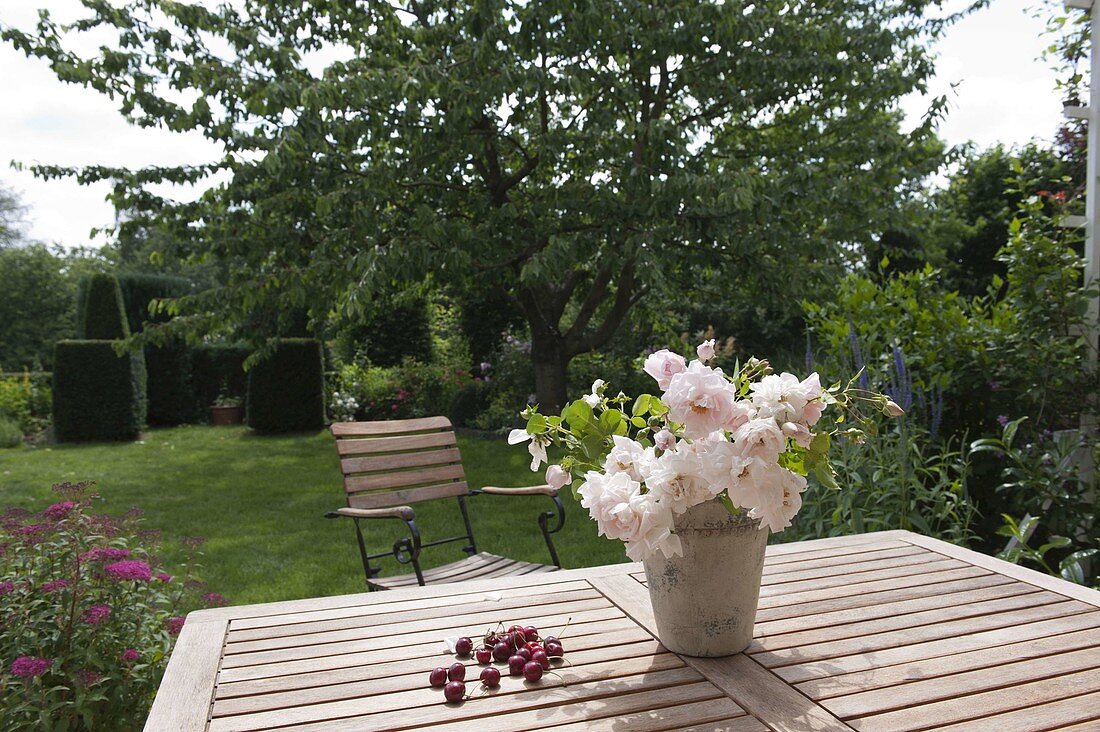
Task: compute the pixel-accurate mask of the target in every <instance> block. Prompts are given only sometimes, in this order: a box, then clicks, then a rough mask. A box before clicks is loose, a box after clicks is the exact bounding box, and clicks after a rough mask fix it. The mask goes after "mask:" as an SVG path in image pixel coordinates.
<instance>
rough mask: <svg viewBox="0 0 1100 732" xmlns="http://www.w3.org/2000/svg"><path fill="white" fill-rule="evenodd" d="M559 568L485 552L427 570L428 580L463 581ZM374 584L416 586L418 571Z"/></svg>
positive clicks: (374, 579)
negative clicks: (416, 573)
mask: <svg viewBox="0 0 1100 732" xmlns="http://www.w3.org/2000/svg"><path fill="white" fill-rule="evenodd" d="M557 569H558V568H557V567H554V566H551V565H546V564H533V563H531V562H520V561H516V560H513V559H508V558H507V557H501V556H497V555H495V554H488V553H486V552H482V553H480V554H478V555H476V556H473V557H470V558H468V559H463V560H462V561H459V562H452V563H450V564H445V565H443V566H441V567H436V568H434V569H429V570H427V571H426V572H424V581H425V582H429V583H432V582H464V581H466V580H471V579H489V578H492V577H507V576H512V575H523V574H535V573H540V572H555V571H557ZM371 584H372V585H375V586H376V587H377V588H378V589H387V590H391V589H397V588H399V587H414V586H415V585H416V575H415V574H404V575H399V576H397V577H376V578H373V579H371Z"/></svg>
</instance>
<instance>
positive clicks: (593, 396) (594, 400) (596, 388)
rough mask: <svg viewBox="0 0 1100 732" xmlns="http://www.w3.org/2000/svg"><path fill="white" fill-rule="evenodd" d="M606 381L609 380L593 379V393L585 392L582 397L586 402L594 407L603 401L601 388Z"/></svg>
mask: <svg viewBox="0 0 1100 732" xmlns="http://www.w3.org/2000/svg"><path fill="white" fill-rule="evenodd" d="M606 383H607V382H606V381H604V380H603V379H596V380H595V381H593V382H592V391H591V393H589V394H585V395H584V396H582V397H581V399H583V400H584V403H585V404H587V405H588V406H590V407H592V408H593V409H595V408H596V407H598V406H599V404H600V402H601V401H603V397H602V396H601V395H600V389H601V388H603V385H604V384H606Z"/></svg>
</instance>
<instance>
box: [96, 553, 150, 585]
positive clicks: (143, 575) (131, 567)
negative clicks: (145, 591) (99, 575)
mask: <svg viewBox="0 0 1100 732" xmlns="http://www.w3.org/2000/svg"><path fill="white" fill-rule="evenodd" d="M103 571H104V572H106V573H107V576H108V577H110V578H111V579H113V580H115V581H116V582H125V581H128V580H132V581H135V582H148V581H149V580H150V579H152V578H153V572H152V570H151V569H150V568H149V564H148V563H147V562H143V561H141V560H140V559H125V560H123V561H121V562H115V563H113V564H108V565H107V566H106V567H104V568H103Z"/></svg>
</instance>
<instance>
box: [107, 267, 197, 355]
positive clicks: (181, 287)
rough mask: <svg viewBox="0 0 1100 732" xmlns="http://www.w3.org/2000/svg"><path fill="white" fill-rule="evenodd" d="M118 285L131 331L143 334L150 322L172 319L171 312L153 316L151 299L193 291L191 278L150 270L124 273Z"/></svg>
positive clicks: (177, 295) (120, 276) (119, 276)
mask: <svg viewBox="0 0 1100 732" xmlns="http://www.w3.org/2000/svg"><path fill="white" fill-rule="evenodd" d="M118 286H119V289H120V290H121V291H122V303H123V306H124V307H125V309H126V320H127V322H128V323H129V325H130V332H131V333H140V332H141V331H143V330H144V329H145V324H146V323H163V322H166V321H167V320H168V319H169V318H168V316H167V315H160V314H158V315H151V314H150V313H149V303H150V302H151V301H153V300H156V299H160V298H170V297H180V296H182V295H186V294H187V293H189V292H190V291H191V283H190V281H188V280H186V279H184V278H183V277H172V276H170V275H160V274H149V273H147V272H122V273H120V274H119V275H118ZM150 373H152V369H150Z"/></svg>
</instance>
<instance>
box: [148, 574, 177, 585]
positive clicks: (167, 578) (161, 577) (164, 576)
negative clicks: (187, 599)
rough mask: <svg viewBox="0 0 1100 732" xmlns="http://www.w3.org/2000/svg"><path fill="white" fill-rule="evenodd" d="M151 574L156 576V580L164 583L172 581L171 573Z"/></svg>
mask: <svg viewBox="0 0 1100 732" xmlns="http://www.w3.org/2000/svg"><path fill="white" fill-rule="evenodd" d="M153 576H154V577H156V578H157V581H158V582H164V583H165V584H167V583H168V582H171V581H172V575H170V574H168V573H167V572H157V573H156V574H155V575H153Z"/></svg>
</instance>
